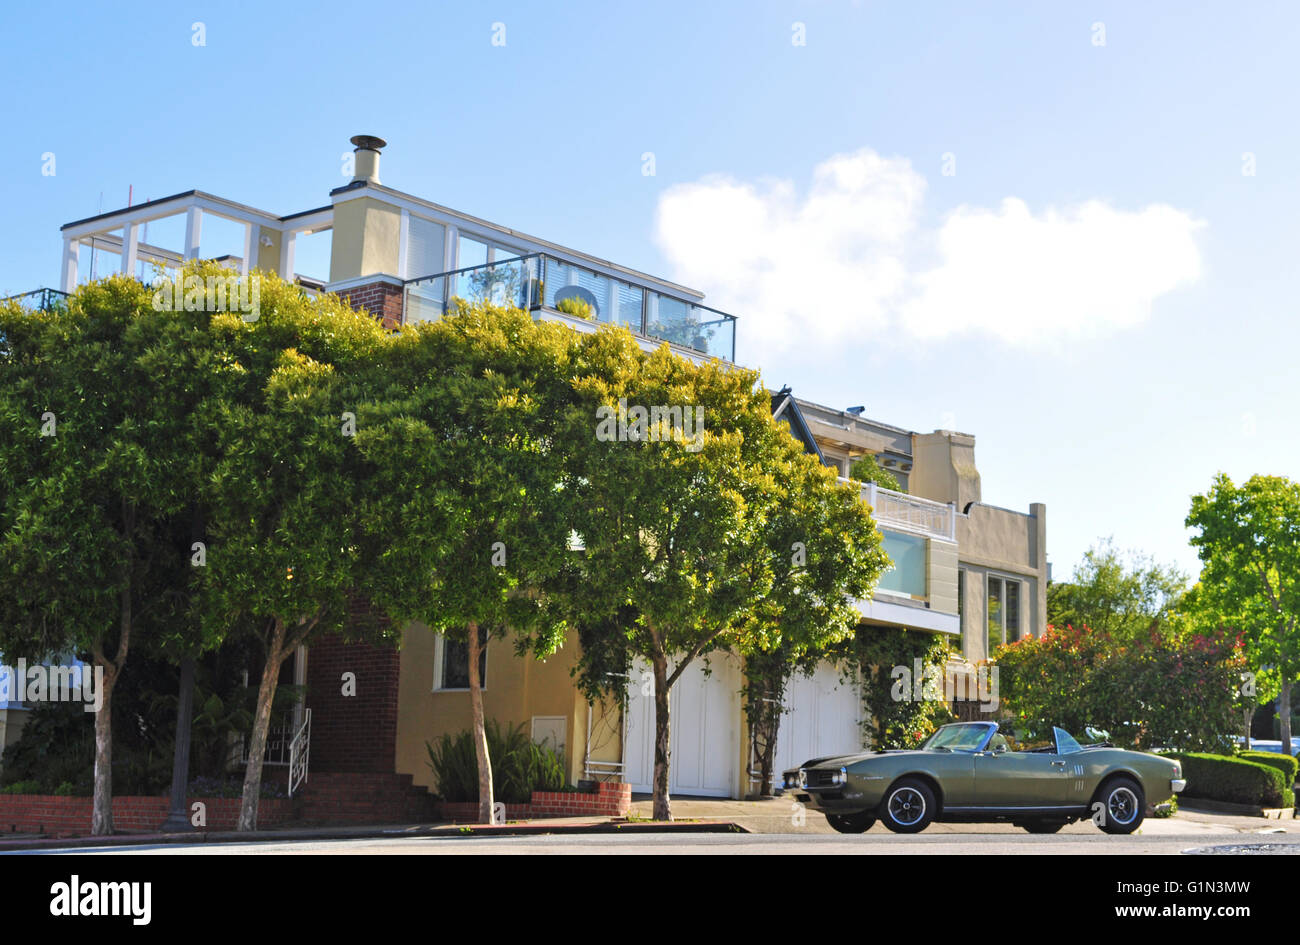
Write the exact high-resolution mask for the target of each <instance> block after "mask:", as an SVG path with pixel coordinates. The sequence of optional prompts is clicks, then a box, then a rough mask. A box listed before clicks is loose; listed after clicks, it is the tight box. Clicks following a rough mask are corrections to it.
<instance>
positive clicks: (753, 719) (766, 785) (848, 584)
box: [740, 425, 889, 793]
mask: <svg viewBox="0 0 1300 945" xmlns="http://www.w3.org/2000/svg"><path fill="white" fill-rule="evenodd" d="M760 436H762V437H764V438H767V439H768V442H767V443H766V444H765V452H766V453H767V456H766V458H764V459H762V460H761V465H762V467H764V468H766V469H767V471H768V475H769V477H770V491H768V492H767V493H766V494H765V496H764V498H763V500H762V501H763V502H764V503H766V505H767V509H766V513H765V514H766V526H765V528H764V529H763V530H762V532H761V533H760V535H759V542H758V543H757V544H756V545H755V547H754V548H753V549H752V550H751V552H750V554H749V557H750V558H752V559H753V560H755V561H756V562H757V563H758V564H760V565H761V566H762V573H764V574H766V575H770V577H771V587H770V589H769V590H768V591H767V593H766V594H765V595H764V596H763V597H762V598H761V599H759V600H758V601H757V602H756V604H755V605H754V607H753V609H752V611H751V613H750V615H749V617H748V620H747V624H746V625H745V627H744V630H743V632H742V633H741V637H740V638H741V639H742V641H744V643H743V644H742V645H744V646H746V647H747V649H746V650H745V674H746V686H745V712H746V716H747V718H748V721H749V727H750V737H751V740H752V741H753V747H754V749H755V757H756V758H757V759H758V762H759V772H760V774H759V777H760V782H759V790H760V793H770V792H771V789H772V774H773V771H772V764H773V757H774V754H775V750H776V742H777V736H778V734H779V730H780V723H781V709H782V704H783V702H784V699H785V690H786V687H787V685H788V683H789V680H790V678H791V677H792V675H793V673H794V672H796V671H799V672H803V673H805V674H807V673H811V672H812V671H813V670H815V669H816V667H817V664H818V663H819V662H821V661H822V660H824V659H828V658H830V657H831V655H832V653H831V651H832V648H833V647H834V646H835V645H836V644H838V643H840V642H842V641H844V640H848V639H851V638H852V637H853V635H854V631H855V629H856V628H857V626H858V624H859V622H860V620H861V614H860V613H859V612H858V609H857V603H858V602H859V601H865V600H869V599H870V598H871V596H872V594H873V593H874V591H875V585H876V582H877V581H878V580H879V577H880V575H881V574H883V573H884V571H885V570H886V569H887V568H888V567H889V556H888V555H887V554H886V553H885V551H884V548H883V546H882V543H881V540H880V534H879V532H878V531H877V530H876V528H875V524H874V521H873V520H872V519H871V516H870V512H869V509H868V507H867V506H866V505H865V504H864V503H863V502H862V501H861V499H860V497H859V492H858V490H856V489H852V488H845V487H843V486H840V485H839V484H838V483H837V482H836V480H835V476H834V472H833V471H831V470H829V469H827V468H826V467H825V466H823V465H821V464H820V463H818V462H816V461H815V460H814V459H813V458H812V457H811V456H808V455H807V454H806V453H805V452H804V451H803V449H802V447H801V446H799V444H798V442H797V441H796V440H794V439H793V438H792V437H790V436H789V435H788V434H787V435H783V434H782V429H781V428H780V426H779V425H778V426H775V427H773V428H771V429H770V430H768V429H764V430H762V433H761V434H760ZM755 454H756V455H761V454H759V452H758V451H757V450H756V451H755ZM765 559H766V560H765Z"/></svg>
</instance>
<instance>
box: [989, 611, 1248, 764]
mask: <svg viewBox="0 0 1300 945" xmlns="http://www.w3.org/2000/svg"><path fill="white" fill-rule="evenodd" d="M995 659H996V662H997V666H998V673H999V677H998V684H999V688H1000V696H1001V700H1002V704H1003V707H1004V708H1005V709H1006V710H1007V711H1008V712H1009V713H1011V714H1012V715H1013V716H1014V718H1015V720H1016V722H1017V724H1018V727H1020V728H1023V729H1024V730H1026V731H1028V732H1029V733H1031V734H1032V735H1035V736H1041V735H1047V734H1049V732H1050V729H1051V726H1053V725H1059V726H1061V727H1062V728H1064V729H1066V730H1067V731H1070V732H1073V733H1075V734H1079V733H1082V732H1083V731H1084V729H1085V728H1087V727H1089V726H1091V727H1093V728H1097V729H1102V730H1104V731H1106V732H1107V733H1109V736H1110V740H1111V741H1113V742H1115V743H1116V744H1118V745H1122V746H1124V747H1131V748H1140V749H1150V748H1155V747H1163V746H1169V747H1175V748H1180V749H1183V750H1186V751H1223V750H1227V749H1228V748H1230V746H1231V738H1230V736H1231V733H1232V732H1234V731H1235V730H1236V727H1237V721H1238V713H1237V711H1236V708H1235V707H1236V699H1237V683H1238V679H1239V674H1240V672H1241V670H1242V668H1243V667H1244V665H1245V659H1244V657H1243V655H1242V652H1241V649H1240V644H1239V641H1238V640H1237V639H1236V638H1235V637H1233V636H1231V635H1228V634H1215V635H1206V634H1187V635H1184V636H1173V635H1166V634H1161V633H1159V632H1158V631H1152V632H1151V633H1149V634H1147V635H1145V636H1140V637H1137V638H1136V639H1134V640H1133V641H1131V642H1129V643H1119V642H1117V641H1115V640H1114V639H1112V638H1111V637H1110V636H1108V635H1107V634H1105V633H1100V632H1094V631H1092V630H1089V629H1088V628H1086V627H1085V628H1080V629H1075V628H1074V627H1070V626H1067V627H1065V628H1060V627H1049V628H1048V631H1047V632H1046V633H1045V634H1044V635H1043V636H1042V637H1039V638H1033V637H1027V638H1025V639H1022V640H1019V641H1017V642H1015V643H1012V644H1008V645H1006V646H1002V647H999V648H998V650H997V652H996V653H995Z"/></svg>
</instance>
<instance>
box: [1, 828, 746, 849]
mask: <svg viewBox="0 0 1300 945" xmlns="http://www.w3.org/2000/svg"><path fill="white" fill-rule="evenodd" d="M626 833H750V831H749V830H746V829H745V828H744V827H742V826H740V825H739V824H736V823H732V822H730V821H690V820H679V821H666V822H656V821H622V820H606V821H597V822H594V823H585V824H583V823H579V824H543V823H535V822H523V823H516V824H503V825H500V826H497V825H489V824H440V825H437V826H429V825H424V824H415V825H411V826H375V827H360V828H351V829H346V830H340V829H329V828H324V827H322V828H319V829H311V828H306V829H302V830H267V831H253V832H251V833H240V832H238V831H233V830H219V831H218V830H210V831H194V832H193V833H154V834H115V835H114V836H111V837H61V838H43V839H37V838H31V839H26V840H3V841H0V853H6V852H10V851H18V850H59V849H75V848H78V847H122V846H145V845H160V844H176V845H182V844H184V845H197V844H203V843H277V842H285V841H294V840H373V839H379V838H383V839H393V838H397V837H431V838H445V839H448V840H457V839H460V840H470V839H474V838H476V837H528V836H546V835H548V834H626Z"/></svg>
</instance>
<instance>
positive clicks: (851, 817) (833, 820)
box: [826, 810, 876, 833]
mask: <svg viewBox="0 0 1300 945" xmlns="http://www.w3.org/2000/svg"><path fill="white" fill-rule="evenodd" d="M826 822H827V823H828V824H830V825H831V826H832V827H834V828H835V829H836V830H838V831H839V832H840V833H866V832H867V831H868V830H870V829H871V825H872V824H874V823H875V822H876V818H874V817H872V816H871V812H870V811H865V810H864V811H863V812H862V813H860V814H827V815H826Z"/></svg>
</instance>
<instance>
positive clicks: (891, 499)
mask: <svg viewBox="0 0 1300 945" xmlns="http://www.w3.org/2000/svg"><path fill="white" fill-rule="evenodd" d="M850 481H851V480H849V479H846V478H845V477H843V476H841V477H840V482H850ZM862 501H864V502H866V503H867V505H869V506H871V512H872V514H873V515H874V516H875V518H876V521H877V522H878V523H879V524H881V525H886V526H890V527H894V528H902V529H904V530H906V531H909V532H916V533H917V534H921V535H926V536H928V537H930V538H942V539H943V540H944V541H956V540H957V507H956V506H955V505H953V504H952V503H951V502H947V503H945V502H935V501H934V500H933V499H922V498H919V497H918V496H914V495H907V494H906V493H903V492H895V491H894V490H893V489H882V488H880V487H879V486H877V485H876V484H875V483H874V482H864V483H862Z"/></svg>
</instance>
